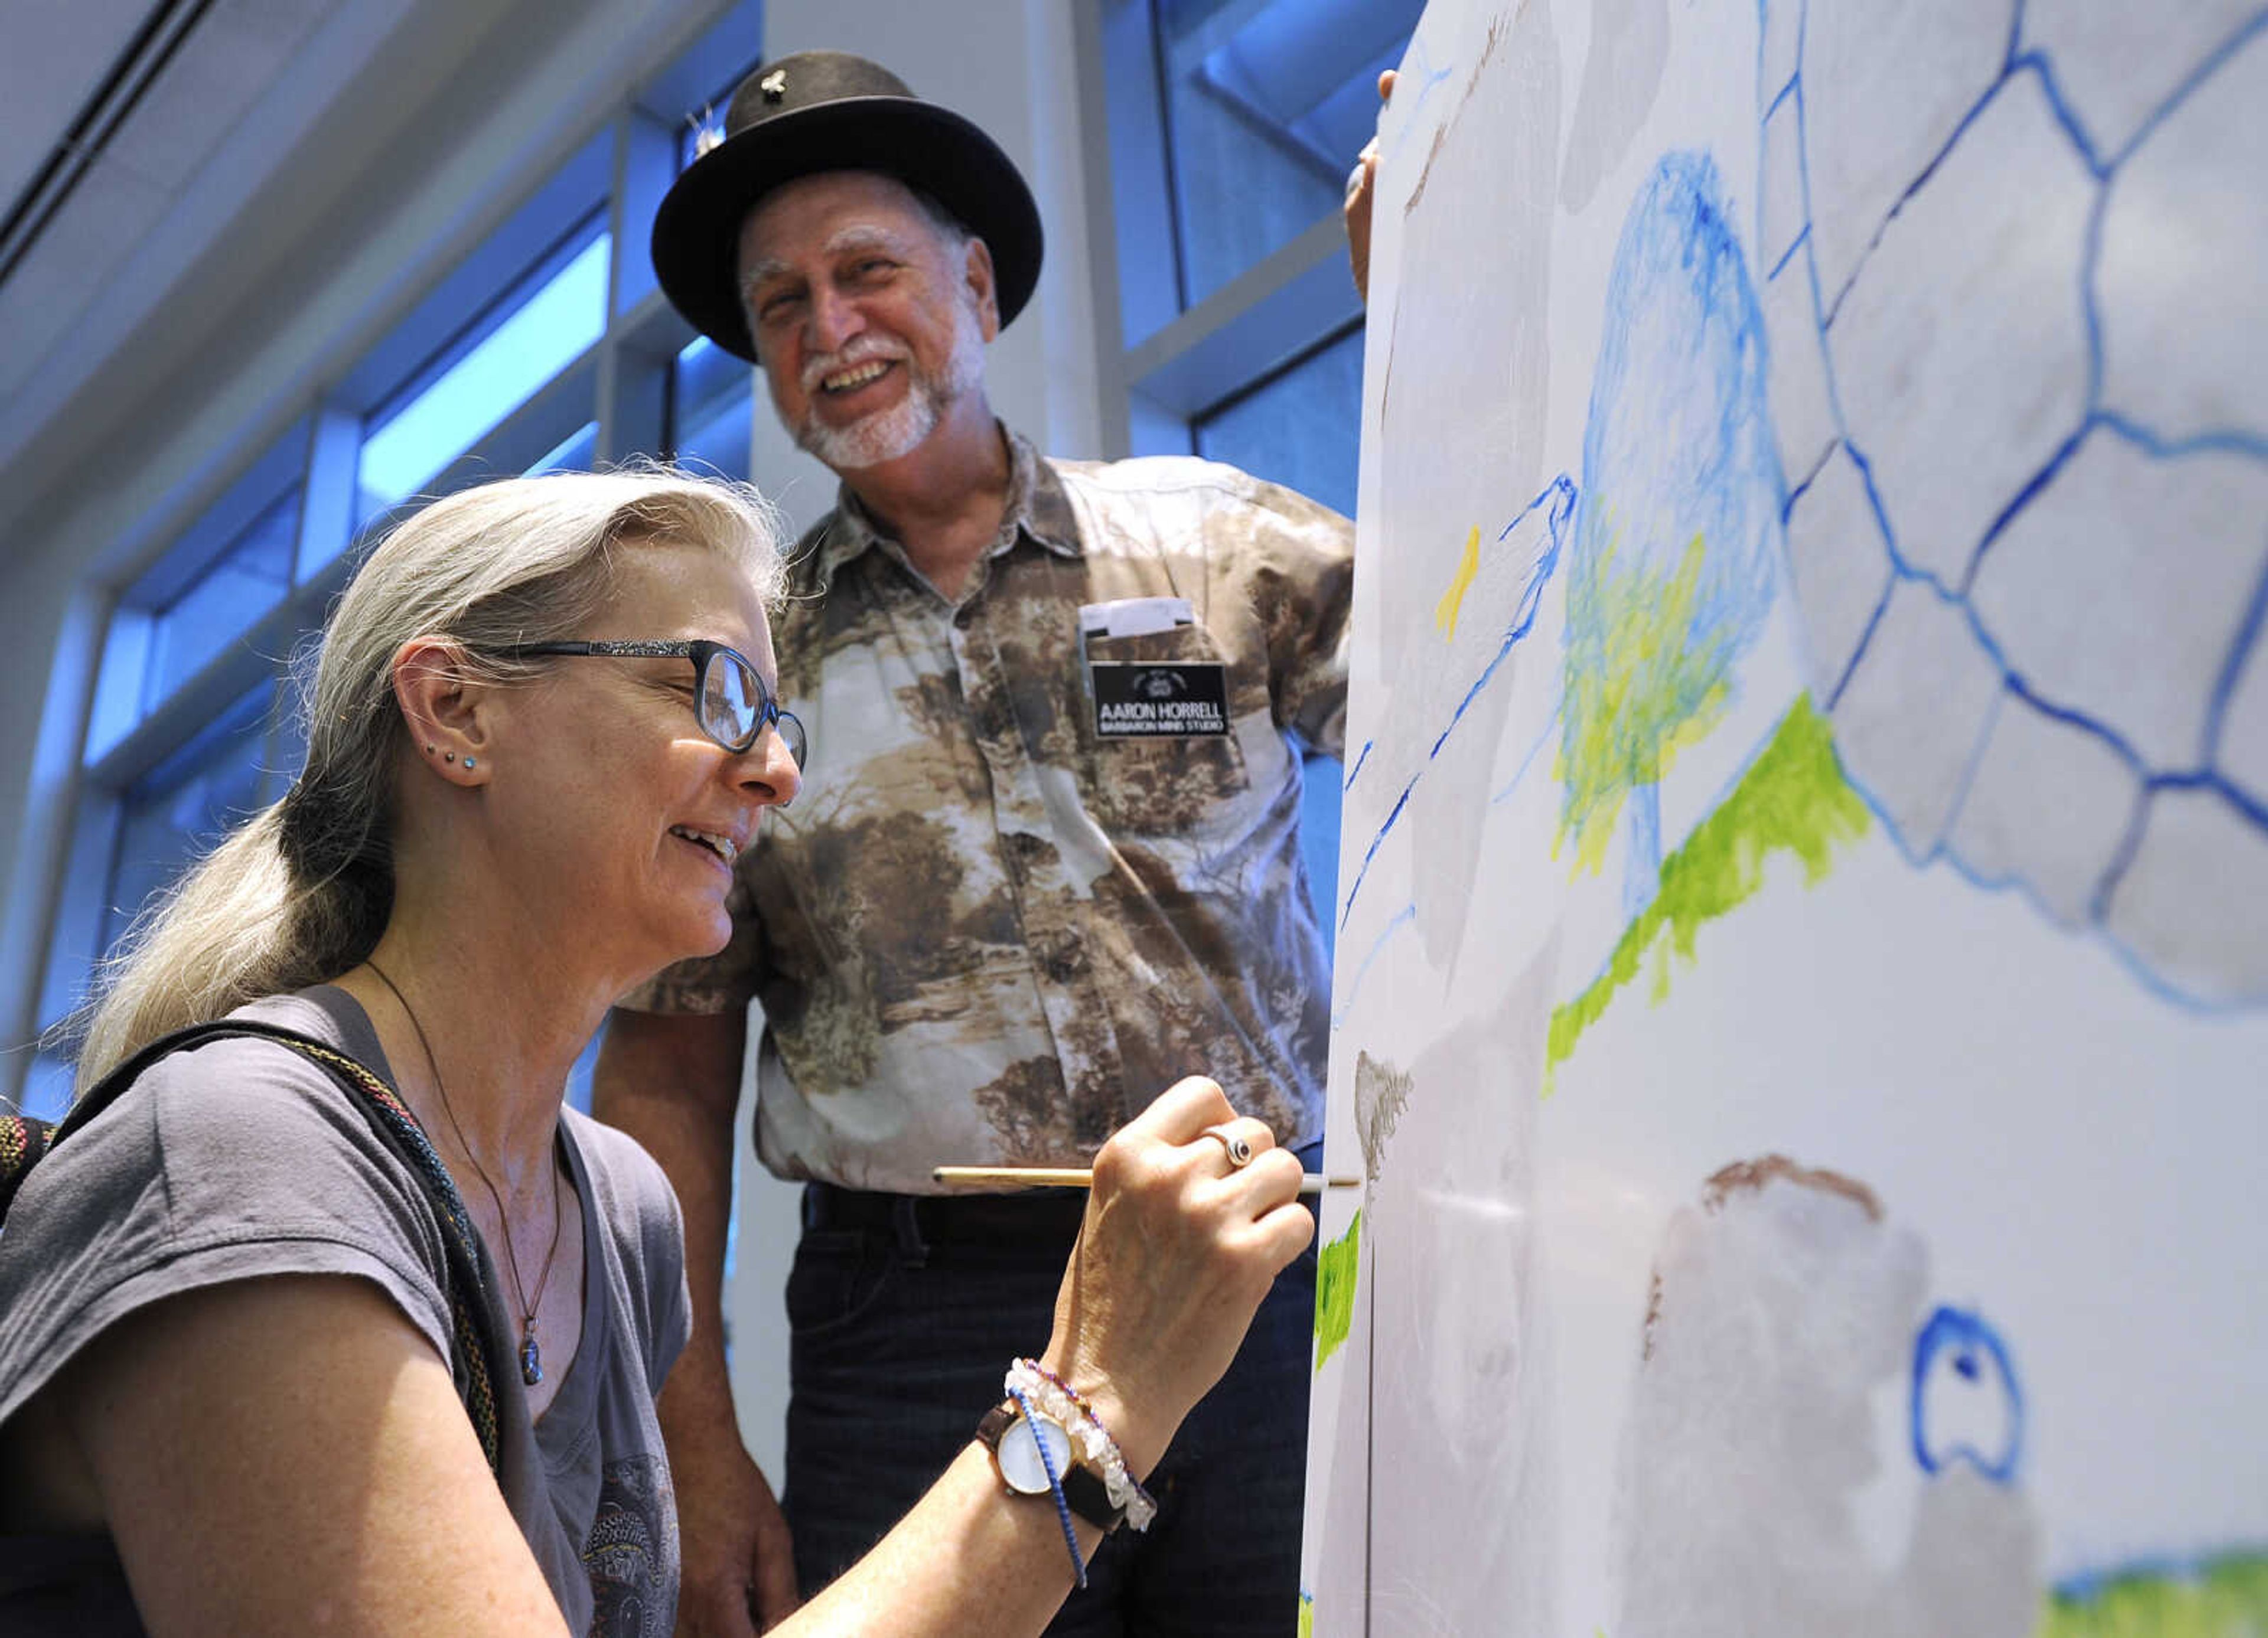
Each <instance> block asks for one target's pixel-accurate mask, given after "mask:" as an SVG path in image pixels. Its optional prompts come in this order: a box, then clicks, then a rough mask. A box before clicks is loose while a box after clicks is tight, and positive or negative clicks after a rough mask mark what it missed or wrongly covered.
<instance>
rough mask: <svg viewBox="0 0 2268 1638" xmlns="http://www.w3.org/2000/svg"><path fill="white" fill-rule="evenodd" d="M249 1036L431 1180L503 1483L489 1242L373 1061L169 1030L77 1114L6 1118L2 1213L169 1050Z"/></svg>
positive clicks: (271, 1031) (457, 1317) (455, 1316)
mask: <svg viewBox="0 0 2268 1638" xmlns="http://www.w3.org/2000/svg"><path fill="white" fill-rule="evenodd" d="M245 1036H253V1037H257V1038H259V1039H265V1040H271V1041H274V1042H275V1043H276V1045H277V1046H279V1047H285V1048H288V1049H289V1050H291V1051H292V1052H295V1053H297V1054H299V1056H301V1057H302V1058H305V1059H306V1060H307V1061H309V1062H310V1063H313V1064H314V1065H315V1066H316V1067H317V1068H319V1069H323V1070H324V1071H326V1072H327V1073H328V1075H329V1076H330V1077H331V1078H332V1079H333V1080H334V1081H335V1082H337V1083H338V1084H339V1085H341V1086H342V1087H344V1088H345V1089H346V1091H347V1092H348V1094H349V1095H350V1098H352V1100H353V1102H354V1104H355V1105H356V1107H357V1108H359V1109H360V1110H361V1111H362V1112H363V1113H364V1114H365V1116H367V1117H368V1119H369V1120H370V1123H371V1127H372V1129H373V1130H375V1131H376V1132H377V1133H378V1135H379V1137H380V1138H382V1139H383V1140H384V1141H385V1142H386V1143H387V1147H389V1148H390V1149H392V1150H394V1154H395V1155H396V1156H397V1157H399V1158H400V1159H401V1162H402V1163H403V1164H405V1165H407V1166H408V1167H409V1170H410V1172H411V1173H412V1175H414V1176H415V1177H416V1179H417V1180H418V1182H419V1183H420V1184H421V1185H423V1187H424V1190H425V1198H426V1201H427V1203H428V1204H430V1205H431V1207H432V1208H433V1215H434V1216H436V1217H438V1219H439V1220H440V1223H441V1245H442V1251H443V1255H444V1260H445V1263H446V1272H447V1274H448V1289H449V1320H450V1325H451V1326H452V1328H453V1331H454V1333H455V1336H454V1345H453V1347H452V1348H450V1350H449V1374H450V1376H451V1377H453V1379H454V1380H455V1382H456V1385H457V1396H458V1397H459V1398H460V1399H462V1400H463V1401H464V1405H465V1414H467V1415H468V1417H470V1418H471V1419H472V1424H473V1431H474V1432H475V1433H476V1434H478V1435H479V1436H480V1441H481V1451H482V1455H484V1456H486V1457H487V1458H488V1464H489V1471H490V1473H494V1474H497V1476H498V1478H499V1479H501V1477H502V1474H503V1458H502V1454H501V1447H500V1444H499V1442H498V1438H497V1396H496V1385H497V1383H498V1382H499V1381H502V1380H504V1370H503V1367H504V1363H505V1362H504V1361H503V1360H502V1359H500V1358H497V1357H496V1356H495V1355H493V1354H492V1352H491V1343H490V1328H489V1327H488V1326H485V1325H483V1324H482V1311H483V1310H484V1309H485V1307H486V1305H487V1297H488V1282H487V1281H486V1280H485V1279H484V1278H483V1277H482V1270H481V1240H480V1235H479V1233H478V1232H477V1231H476V1230H475V1229H474V1227H473V1220H472V1217H471V1216H470V1215H469V1214H468V1212H467V1211H466V1210H465V1202H464V1199H463V1197H462V1196H461V1195H460V1194H458V1193H457V1186H456V1183H455V1181H454V1180H453V1179H451V1177H450V1176H449V1169H448V1167H446V1165H444V1164H442V1163H441V1157H440V1156H439V1155H438V1154H437V1153H435V1152H434V1149H433V1145H432V1143H431V1142H430V1141H429V1140H428V1139H427V1137H426V1135H425V1128H423V1127H422V1126H420V1125H419V1124H418V1122H417V1117H416V1115H414V1114H412V1113H409V1105H407V1104H405V1103H403V1102H402V1101H401V1095H400V1094H399V1093H397V1092H396V1091H394V1088H393V1087H392V1086H390V1085H388V1084H387V1082H386V1080H385V1078H384V1077H383V1076H379V1074H378V1072H377V1071H376V1070H374V1069H371V1068H370V1066H369V1065H367V1064H365V1063H363V1062H361V1061H358V1060H357V1059H355V1058H353V1057H351V1056H350V1055H349V1054H345V1053H342V1052H341V1051H339V1049H338V1048H337V1047H332V1046H328V1045H327V1044H326V1043H324V1042H322V1041H319V1040H317V1039H314V1038H313V1036H311V1035H303V1034H301V1033H300V1032H298V1031H297V1030H291V1029H286V1028H284V1026H283V1025H276V1024H263V1023H261V1022H259V1021H258V1020H256V1019H253V1018H221V1019H217V1020H215V1021H214V1022H212V1023H210V1024H193V1025H189V1026H188V1028H187V1029H180V1030H175V1031H174V1032H173V1033H172V1034H170V1035H163V1036H160V1037H158V1039H156V1040H154V1041H151V1043H150V1044H149V1045H148V1046H146V1047H143V1048H142V1050H141V1051H139V1052H137V1053H136V1054H134V1055H133V1056H132V1057H130V1058H129V1059H127V1060H126V1061H124V1062H123V1063H122V1064H120V1065H119V1066H118V1067H117V1068H116V1069H113V1070H112V1071H111V1072H110V1073H109V1074H108V1075H106V1076H103V1077H102V1079H101V1080H100V1081H99V1082H98V1083H96V1084H95V1085H94V1086H92V1087H91V1088H89V1089H88V1091H87V1092H86V1094H85V1096H84V1097H82V1098H79V1100H78V1101H77V1103H75V1104H73V1105H71V1109H70V1113H69V1114H67V1115H65V1116H64V1117H63V1120H61V1121H59V1122H55V1123H53V1124H50V1123H49V1122H48V1121H45V1120H33V1118H31V1117H30V1116H28V1115H8V1116H4V1117H0V1219H4V1218H5V1216H7V1211H8V1208H9V1206H10V1204H11V1203H12V1202H13V1201H14V1200H15V1198H16V1191H17V1190H18V1188H19V1187H20V1186H22V1184H23V1181H24V1179H25V1177H26V1174H27V1173H29V1172H30V1171H31V1169H32V1168H33V1165H35V1164H38V1162H39V1161H40V1157H43V1156H44V1155H46V1154H47V1153H48V1150H52V1149H53V1148H54V1147H55V1145H56V1144H58V1143H60V1142H63V1140H64V1139H65V1138H67V1137H69V1136H70V1135H71V1134H73V1133H74V1132H77V1131H78V1130H80V1129H81V1128H84V1127H85V1126H86V1125H87V1124H88V1123H89V1122H90V1121H92V1120H95V1119H96V1118H97V1117H98V1116H99V1115H100V1114H101V1113H102V1112H103V1111H104V1110H106V1109H107V1108H108V1107H109V1106H110V1105H112V1104H114V1103H115V1102H117V1101H118V1098H119V1095H120V1094H121V1093H122V1092H123V1091H125V1090H126V1089H127V1088H128V1087H129V1086H131V1085H132V1084H133V1083H135V1081H136V1080H137V1079H138V1078H140V1076H142V1074H143V1073H144V1071H145V1070H147V1069H149V1068H150V1066H151V1064H153V1063H155V1062H157V1061H158V1059H160V1058H163V1057H166V1055H167V1054H172V1053H176V1052H180V1051H183V1050H185V1049H187V1048H188V1047H202V1046H203V1045H204V1044H205V1043H206V1042H208V1041H215V1040H225V1039H232V1038H239V1037H245Z"/></svg>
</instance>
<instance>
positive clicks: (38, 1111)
mask: <svg viewBox="0 0 2268 1638" xmlns="http://www.w3.org/2000/svg"><path fill="white" fill-rule="evenodd" d="M70 1096H71V1061H70V1059H69V1058H67V1057H65V1056H64V1055H63V1054H62V1053H60V1052H41V1053H40V1054H39V1055H38V1056H37V1057H35V1058H33V1060H32V1062H31V1067H30V1068H29V1069H26V1070H25V1071H24V1098H23V1104H24V1113H26V1114H27V1115H29V1116H31V1117H32V1118H33V1120H62V1119H63V1115H64V1113H65V1112H66V1111H68V1110H69V1109H70Z"/></svg>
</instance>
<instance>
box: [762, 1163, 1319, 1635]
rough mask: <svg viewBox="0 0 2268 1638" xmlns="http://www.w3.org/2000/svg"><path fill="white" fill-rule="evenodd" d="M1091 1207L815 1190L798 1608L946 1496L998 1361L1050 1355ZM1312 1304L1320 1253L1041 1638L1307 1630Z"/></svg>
mask: <svg viewBox="0 0 2268 1638" xmlns="http://www.w3.org/2000/svg"><path fill="white" fill-rule="evenodd" d="M1084 1203H1085V1196H1084V1195H1080V1194H1064V1195H1055V1196H1034V1197H1028V1198H1024V1199H1015V1200H1008V1199H998V1198H991V1199H979V1200H954V1201H929V1200H917V1199H915V1198H912V1197H908V1196H887V1195H873V1194H845V1193H843V1191H840V1190H833V1189H828V1188H827V1187H826V1186H823V1185H814V1186H812V1187H811V1188H810V1189H808V1190H807V1191H806V1201H805V1205H804V1224H805V1227H804V1232H803V1238H802V1239H801V1241H800V1242H799V1244H798V1245H797V1247H796V1254H795V1268H794V1271H793V1273H792V1274H790V1276H789V1278H788V1289H787V1308H788V1319H789V1324H790V1326H791V1327H792V1333H793V1340H792V1353H791V1363H790V1370H791V1374H792V1386H793V1395H792V1399H791V1401H790V1403H789V1407H788V1417H787V1473H786V1492H785V1495H784V1498H783V1504H784V1506H785V1508H786V1509H787V1517H788V1524H789V1525H790V1527H791V1528H792V1530H793V1531H794V1533H795V1568H796V1575H797V1577H798V1578H799V1580H800V1581H801V1583H802V1584H803V1590H804V1592H805V1595H806V1597H808V1596H809V1595H811V1594H813V1593H815V1592H817V1591H818V1590H820V1589H821V1587H823V1586H825V1585H826V1584H827V1583H828V1582H829V1581H832V1580H833V1579H834V1578H835V1577H836V1576H838V1575H840V1574H841V1573H842V1572H843V1570H844V1569H846V1568H849V1567H850V1565H851V1563H852V1562H853V1561H856V1560H857V1559H858V1557H859V1556H860V1555H861V1554H864V1553H865V1551H866V1550H867V1549H868V1548H870V1547H872V1546H873V1545H874V1543H875V1542H876V1541H878V1540H880V1539H881V1538H882V1536H883V1535H885V1534H886V1533H887V1531H889V1529H890V1527H891V1526H892V1525H893V1524H896V1523H897V1521H898V1520H899V1519H900V1518H902V1517H904V1515H905V1514H906V1512H907V1511H908V1510H909V1509H911V1508H912V1506H913V1504H914V1503H915V1502H917V1500H919V1499H920V1497H921V1495H922V1493H923V1492H924V1491H925V1490H926V1489H928V1488H929V1487H930V1486H931V1485H932V1484H933V1483H935V1482H936V1480H937V1477H938V1475H939V1473H942V1472H944V1470H945V1468H946V1465H948V1464H950V1463H951V1462H952V1460H953V1459H954V1456H955V1455H957V1454H958V1453H959V1452H960V1451H961V1447H962V1446H963V1445H965V1444H967V1443H968V1442H969V1439H970V1437H971V1436H972V1435H973V1434H974V1433H975V1431H976V1423H977V1420H978V1419H979V1418H980V1417H982V1416H983V1414H984V1413H985V1412H986V1411H987V1410H989V1409H990V1407H992V1406H994V1405H997V1404H998V1403H999V1401H1000V1399H1001V1398H1002V1393H1001V1385H1000V1379H1001V1377H1003V1376H1004V1375H1005V1372H1006V1370H1007V1369H1008V1362H1009V1361H1010V1360H1011V1359H1012V1358H1013V1357H1014V1356H1015V1355H1019V1354H1026V1355H1035V1354H1037V1353H1038V1352H1039V1350H1040V1349H1041V1348H1044V1347H1045V1346H1046V1345H1047V1340H1048V1333H1049V1330H1050V1328H1051V1327H1052V1326H1053V1323H1054V1315H1055V1300H1056V1289H1057V1286H1058V1285H1059V1284H1060V1283H1061V1282H1062V1280H1063V1272H1064V1262H1065V1260H1067V1259H1068V1258H1069V1257H1070V1255H1071V1242H1072V1240H1073V1238H1075V1237H1076V1235H1077V1233H1078V1228H1079V1212H1080V1210H1081V1209H1082V1208H1083V1206H1084ZM1314 1308H1315V1254H1314V1249H1313V1248H1312V1247H1310V1248H1309V1249H1308V1250H1307V1252H1303V1253H1302V1254H1301V1256H1300V1260H1298V1261H1297V1262H1295V1263H1293V1264H1292V1267H1289V1268H1287V1269H1286V1270H1285V1272H1284V1273H1283V1274H1281V1275H1280V1276H1278V1279H1277V1282H1276V1285H1275V1289H1273V1290H1272V1291H1270V1294H1269V1296H1268V1298H1267V1300H1266V1301H1265V1302H1264V1303H1263V1304H1262V1305H1261V1308H1260V1313H1259V1317H1258V1318H1256V1319H1255V1320H1254V1322H1253V1326H1252V1330H1251V1333H1250V1334H1249V1335H1248V1336H1247V1337H1246V1339H1245V1342H1244V1347H1243V1348H1242V1349H1241V1351H1240V1352H1239V1353H1238V1355H1237V1356H1236V1360H1235V1363H1233V1364H1232V1365H1231V1366H1230V1368H1229V1370H1228V1374H1227V1375H1226V1377H1223V1378H1222V1379H1221V1382H1220V1384H1219V1386H1218V1387H1216V1388H1215V1389H1214V1390H1213V1391H1212V1392H1211V1393H1210V1394H1208V1395H1207V1396H1206V1397H1205V1399H1204V1401H1203V1402H1202V1403H1200V1404H1199V1405H1198V1406H1197V1408H1196V1409H1195V1410H1194V1411H1192V1412H1190V1414H1189V1418H1188V1420H1186V1421H1183V1422H1182V1429H1181V1431H1180V1433H1179V1434H1177V1435H1176V1436H1175V1439H1174V1443H1173V1448H1172V1449H1171V1450H1170V1451H1167V1455H1166V1458H1165V1459H1164V1461H1162V1462H1161V1463H1160V1464H1159V1466H1158V1469H1157V1471H1156V1472H1155V1473H1152V1474H1151V1475H1150V1477H1149V1480H1148V1488H1149V1490H1150V1493H1151V1494H1152V1495H1154V1496H1155V1497H1156V1498H1157V1501H1158V1517H1157V1518H1156V1519H1155V1521H1153V1522H1152V1524H1151V1526H1150V1529H1149V1531H1147V1532H1146V1533H1144V1534H1137V1533H1136V1532H1135V1531H1132V1530H1130V1529H1126V1528H1123V1527H1122V1528H1120V1529H1118V1530H1116V1531H1113V1532H1112V1533H1111V1534H1110V1535H1109V1536H1108V1537H1106V1538H1105V1539H1104V1540H1103V1543H1102V1546H1101V1549H1100V1550H1099V1551H1098V1552H1097V1553H1096V1554H1095V1556H1094V1562H1093V1563H1092V1564H1090V1565H1089V1566H1088V1567H1087V1572H1086V1575H1087V1586H1086V1590H1084V1591H1074V1592H1073V1593H1072V1594H1071V1599H1070V1601H1069V1602H1068V1603H1066V1604H1065V1605H1064V1608H1063V1612H1062V1613H1061V1614H1060V1615H1058V1616H1057V1618H1056V1621H1055V1624H1054V1625H1053V1626H1051V1627H1049V1629H1048V1630H1049V1633H1050V1634H1079V1638H1095V1635H1100V1634H1112V1635H1113V1638H1115V1635H1116V1634H1177V1635H1178V1634H1189V1638H1213V1635H1214V1634H1219V1638H1230V1635H1232V1634H1233V1635H1236V1638H1243V1635H1244V1634H1263V1635H1269V1634H1286V1638H1288V1635H1289V1634H1292V1633H1293V1632H1294V1631H1296V1629H1297V1627H1298V1624H1299V1590H1300V1505H1301V1497H1302V1494H1303V1491H1304V1487H1305V1476H1306V1471H1307V1388H1308V1376H1309V1373H1308V1361H1309V1359H1310V1356H1311V1352H1312V1348H1313V1343H1314ZM1000 1504H1001V1505H1002V1506H1003V1507H1016V1506H1027V1505H1035V1504H1036V1505H1041V1506H1044V1505H1046V1502H1044V1500H1037V1501H1036V1502H1035V1501H1026V1500H1020V1499H1012V1498H1010V1497H1008V1496H1006V1495H1003V1496H1002V1498H1001V1502H1000ZM1066 1568H1068V1567H1066Z"/></svg>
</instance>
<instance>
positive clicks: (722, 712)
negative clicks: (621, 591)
mask: <svg viewBox="0 0 2268 1638" xmlns="http://www.w3.org/2000/svg"><path fill="white" fill-rule="evenodd" d="M496 652H497V653H498V654H500V655H503V656H504V657H507V658H510V659H534V658H536V657H542V656H549V655H568V656H573V655H585V654H595V655H600V656H603V657H609V658H615V659H659V660H691V661H692V662H693V716H694V720H695V721H696V722H698V723H699V724H701V731H702V732H703V733H704V734H707V735H708V736H709V737H710V738H711V739H713V740H715V741H716V742H717V743H718V745H720V746H724V747H725V750H727V751H731V752H733V753H740V752H742V751H746V750H747V748H748V747H749V746H752V745H754V744H755V742H756V738H757V736H759V735H760V734H762V732H763V731H764V729H765V727H766V726H767V725H768V724H777V727H778V729H779V736H780V738H781V740H782V741H783V742H784V744H785V745H786V746H787V753H788V755H789V756H791V757H792V758H793V759H794V760H795V766H796V768H797V770H798V771H799V772H800V771H801V770H802V768H803V758H804V753H805V752H806V750H807V749H808V748H809V742H808V740H807V739H806V736H805V734H804V731H803V724H801V723H800V722H799V721H797V720H796V717H795V714H794V713H793V712H792V711H783V710H782V709H780V708H779V701H777V700H775V699H773V698H772V693H771V690H770V689H769V688H767V687H764V679H762V677H761V676H759V675H757V673H756V668H755V665H752V664H750V662H749V660H748V657H747V655H745V654H743V653H741V652H740V650H738V649H730V648H726V647H725V645H724V644H723V643H711V642H710V641H709V640H708V639H707V638H705V637H695V638H692V639H690V640H689V641H686V642H681V643H516V644H514V645H513V646H512V647H510V648H506V649H499V650H496Z"/></svg>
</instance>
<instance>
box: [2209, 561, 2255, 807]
mask: <svg viewBox="0 0 2268 1638" xmlns="http://www.w3.org/2000/svg"><path fill="white" fill-rule="evenodd" d="M2263 624H2268V566H2264V567H2263V569H2261V573H2260V579H2259V583H2258V584H2256V585H2255V586H2254V587H2253V588H2252V601H2251V602H2250V604H2248V605H2247V606H2245V610H2244V618H2243V620H2242V621H2240V622H2239V623H2238V625H2237V628H2236V641H2235V643H2232V644H2231V645H2230V647H2229V650H2228V659H2226V660H2225V661H2223V662H2222V663H2221V668H2220V676H2219V677H2217V678H2216V679H2213V703H2212V704H2211V705H2209V706H2207V707H2206V708H2205V744H2204V746H2202V747H2201V748H2200V750H2199V756H2200V758H2201V760H2203V761H2204V762H2205V764H2206V765H2207V766H2208V767H2210V766H2213V765H2216V764H2218V763H2219V761H2220V738H2221V733H2222V731H2223V729H2224V728H2225V726H2226V725H2227V724H2228V701H2229V696H2230V695H2231V694H2235V692H2236V685H2237V682H2238V681H2239V679H2242V676H2243V675H2244V663H2245V661H2246V660H2247V659H2249V658H2250V657H2251V655H2252V653H2253V651H2254V650H2256V649H2258V648H2259V646H2260V629H2261V627H2262V626H2263ZM2261 663H2262V664H2263V665H2268V659H2264V660H2263V661H2262V662H2261Z"/></svg>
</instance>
